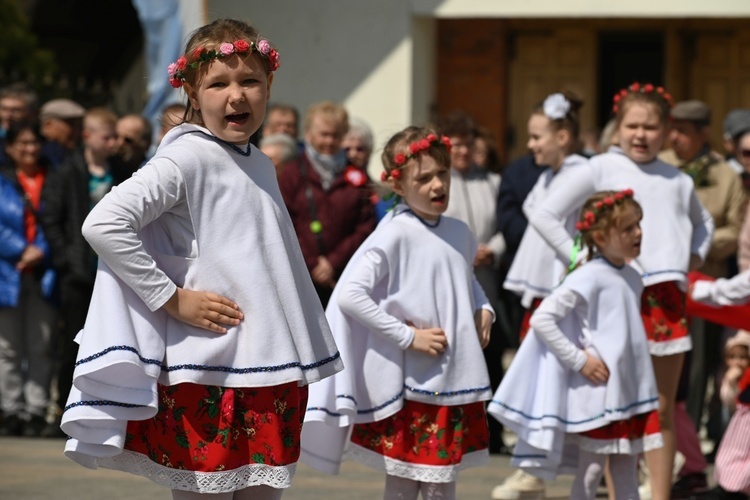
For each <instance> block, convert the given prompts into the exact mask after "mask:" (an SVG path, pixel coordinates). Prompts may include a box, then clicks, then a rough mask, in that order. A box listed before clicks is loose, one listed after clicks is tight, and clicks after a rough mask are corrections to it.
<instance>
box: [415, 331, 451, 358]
mask: <svg viewBox="0 0 750 500" xmlns="http://www.w3.org/2000/svg"><path fill="white" fill-rule="evenodd" d="M412 328H414V327H412ZM447 345H448V339H447V338H446V336H445V332H444V331H443V330H441V329H440V328H425V329H424V330H419V329H417V328H414V340H412V342H411V345H410V346H409V349H414V350H415V351H419V352H423V353H425V354H429V355H430V356H432V357H435V356H437V355H438V354H442V353H444V352H445V348H446V346H447Z"/></svg>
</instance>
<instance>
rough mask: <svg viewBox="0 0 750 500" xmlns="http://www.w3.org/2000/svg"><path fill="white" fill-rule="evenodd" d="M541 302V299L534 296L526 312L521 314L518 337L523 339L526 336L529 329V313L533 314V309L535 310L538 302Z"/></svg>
mask: <svg viewBox="0 0 750 500" xmlns="http://www.w3.org/2000/svg"><path fill="white" fill-rule="evenodd" d="M541 303H542V299H539V298H536V299H534V300H532V301H531V306H530V307H529V308H528V309H526V312H525V313H524V314H523V319H522V320H521V329H520V331H519V332H518V339H519V340H523V339H525V338H526V335H528V334H529V329H531V324H530V322H531V315H532V314H534V311H536V310H537V308H538V307H539V304H541Z"/></svg>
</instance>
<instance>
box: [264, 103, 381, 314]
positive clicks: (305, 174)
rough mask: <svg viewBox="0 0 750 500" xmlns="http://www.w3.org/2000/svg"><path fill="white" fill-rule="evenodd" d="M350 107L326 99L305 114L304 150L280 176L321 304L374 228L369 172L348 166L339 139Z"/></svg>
mask: <svg viewBox="0 0 750 500" xmlns="http://www.w3.org/2000/svg"><path fill="white" fill-rule="evenodd" d="M348 129H349V120H348V115H347V113H346V110H345V109H344V108H343V107H342V106H341V105H339V104H336V103H333V102H330V101H323V102H320V103H317V104H313V105H312V106H311V107H310V109H309V110H308V112H307V116H306V117H305V152H304V154H302V155H300V156H299V157H298V158H296V159H295V160H293V161H292V162H290V163H288V164H287V165H285V166H284V167H283V169H282V171H281V174H280V176H279V187H280V188H281V194H282V196H283V197H284V202H285V203H286V206H287V209H288V210H289V215H290V216H291V218H292V223H293V224H294V229H295V231H296V233H297V238H298V239H299V243H300V247H301V248H302V254H303V255H304V257H305V263H306V264H307V268H308V269H309V270H310V275H311V277H312V280H313V283H314V284H315V288H316V290H317V291H318V296H319V297H320V300H321V302H322V303H323V306H324V307H325V306H326V305H327V304H328V299H329V298H330V296H331V292H332V291H333V287H334V285H335V284H336V280H337V279H338V277H339V275H340V274H341V272H342V271H343V270H344V267H345V266H346V264H347V262H349V259H350V258H351V256H352V255H353V254H354V251H355V250H357V248H358V247H359V246H360V245H361V244H362V242H363V241H364V240H365V238H367V236H368V235H369V234H370V233H371V232H372V231H373V229H374V228H375V216H374V209H373V206H372V201H371V196H372V191H371V189H370V186H369V179H368V177H367V174H366V173H365V172H364V171H363V170H362V169H360V168H357V167H355V166H354V165H351V164H349V162H348V161H347V159H346V154H345V152H344V151H343V150H342V149H341V141H342V139H343V137H344V134H346V132H347V130H348Z"/></svg>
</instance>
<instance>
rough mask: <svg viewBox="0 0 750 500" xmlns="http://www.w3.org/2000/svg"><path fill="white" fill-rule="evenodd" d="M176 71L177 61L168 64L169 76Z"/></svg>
mask: <svg viewBox="0 0 750 500" xmlns="http://www.w3.org/2000/svg"><path fill="white" fill-rule="evenodd" d="M175 73H177V63H171V64H170V65H169V66H167V74H168V75H169V76H174V74H175Z"/></svg>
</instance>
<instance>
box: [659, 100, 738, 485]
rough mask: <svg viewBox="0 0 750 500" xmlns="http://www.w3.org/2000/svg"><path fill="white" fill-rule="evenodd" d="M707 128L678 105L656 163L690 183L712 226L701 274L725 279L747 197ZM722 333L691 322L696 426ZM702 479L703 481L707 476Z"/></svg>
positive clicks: (703, 116)
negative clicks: (670, 167)
mask: <svg viewBox="0 0 750 500" xmlns="http://www.w3.org/2000/svg"><path fill="white" fill-rule="evenodd" d="M710 124H711V110H710V108H709V107H708V105H707V104H706V103H704V102H702V101H697V100H691V101H682V102H679V103H677V104H676V105H675V106H674V108H672V130H671V131H670V134H669V139H670V141H671V146H672V149H671V150H668V151H665V152H663V153H662V154H660V155H659V157H660V158H661V159H662V160H664V161H666V162H667V163H672V164H673V165H675V166H677V167H679V168H680V169H681V170H682V171H683V172H685V173H686V174H688V175H689V176H690V177H692V178H693V182H694V183H695V191H696V194H697V196H698V199H699V200H700V201H701V203H702V204H703V205H704V206H705V207H706V209H707V210H708V211H709V212H710V213H711V216H712V217H713V218H714V224H715V226H716V230H715V232H714V235H713V241H712V244H711V249H710V251H709V254H708V256H707V257H706V261H705V263H704V265H703V267H702V268H701V269H700V271H701V272H703V273H705V274H708V275H710V276H713V277H714V278H724V277H726V276H727V273H728V259H729V258H730V257H733V256H734V255H736V253H737V239H738V237H739V233H740V229H741V227H742V219H743V212H742V209H743V207H744V202H745V194H744V192H743V189H742V183H741V181H740V178H739V176H738V175H737V174H736V173H735V172H734V170H732V168H731V167H729V166H728V165H727V163H726V161H725V160H724V158H723V157H722V156H721V155H720V154H719V153H716V152H714V151H712V150H711V146H710V143H709V125H710ZM722 330H723V327H722V326H720V325H715V324H713V323H709V322H706V321H703V320H701V319H699V318H693V320H692V322H691V326H690V333H691V336H692V339H693V352H692V360H691V366H690V367H689V370H690V372H689V394H688V400H687V403H688V412H689V414H690V416H691V417H692V419H693V421H694V422H701V420H702V418H701V417H702V413H703V407H704V398H705V394H706V385H707V382H708V375H709V374H711V373H715V372H716V370H717V369H718V366H719V364H720V362H721V356H720V352H721V350H720V339H721V333H722ZM701 474H702V473H701ZM693 475H695V474H693ZM702 476H703V478H705V474H702ZM694 480H695V478H690V477H688V478H686V480H685V481H682V483H685V484H687V483H691V484H692V483H695V481H694ZM678 483H680V481H679V480H678ZM678 483H676V484H675V487H677V486H678ZM676 493H689V492H675V491H674V490H673V494H676ZM680 498H681V497H680Z"/></svg>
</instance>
